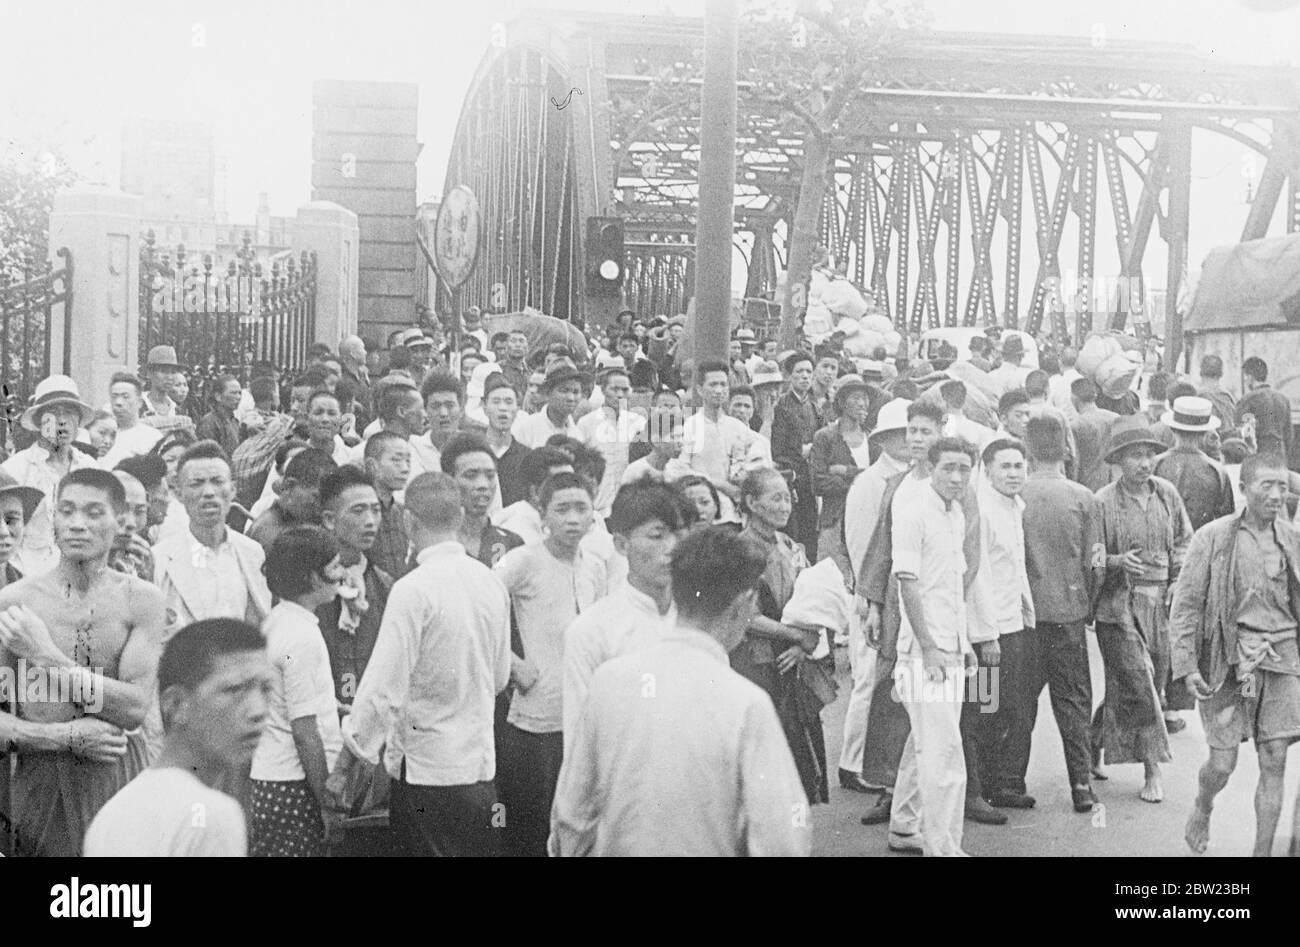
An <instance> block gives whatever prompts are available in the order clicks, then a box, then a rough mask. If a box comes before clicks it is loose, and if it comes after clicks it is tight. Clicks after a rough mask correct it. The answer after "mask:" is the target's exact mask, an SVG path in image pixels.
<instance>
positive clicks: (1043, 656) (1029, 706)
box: [991, 621, 1092, 793]
mask: <svg viewBox="0 0 1300 947" xmlns="http://www.w3.org/2000/svg"><path fill="white" fill-rule="evenodd" d="M1002 642H1003V644H1002V660H1003V661H1004V662H1006V661H1007V653H1008V651H1011V652H1013V655H1012V660H1013V661H1014V662H1015V663H1016V664H1017V665H1018V669H1019V674H1018V675H1017V676H1015V685H1014V686H1015V691H1014V692H1013V693H1009V692H1008V691H1007V689H1006V688H1005V687H1004V688H1003V689H1002V701H1003V705H1004V709H1005V710H1006V712H1007V727H1006V730H1005V734H1004V736H1003V737H1002V743H1001V746H1000V747H999V749H998V752H997V754H996V763H995V764H994V766H993V767H992V770H991V771H992V774H993V780H994V781H993V786H992V788H994V789H1001V790H1003V791H1005V792H1014V793H1023V792H1025V791H1026V787H1025V773H1026V772H1027V771H1028V769H1029V750H1030V746H1031V744H1032V740H1033V734H1034V724H1035V723H1036V722H1037V719H1038V698H1039V696H1040V695H1041V694H1042V693H1043V687H1044V686H1046V687H1047V688H1048V694H1049V696H1050V698H1051V701H1052V714H1053V716H1055V718H1056V728H1057V730H1059V731H1060V734H1061V746H1062V749H1064V751H1065V771H1066V774H1067V775H1068V777H1069V780H1070V785H1071V787H1073V786H1081V785H1085V784H1087V782H1088V778H1089V774H1088V767H1089V762H1090V756H1089V753H1090V751H1089V746H1088V722H1089V718H1090V717H1091V714H1092V680H1091V678H1090V677H1089V676H1088V639H1087V634H1086V632H1085V631H1084V625H1083V622H1081V621H1078V622H1070V623H1069V624H1064V625H1058V624H1053V623H1052V622H1039V623H1038V625H1037V627H1035V628H1026V629H1025V630H1024V631H1022V632H1020V633H1019V634H1016V635H1009V636H1007V637H1006V638H1003V639H1002Z"/></svg>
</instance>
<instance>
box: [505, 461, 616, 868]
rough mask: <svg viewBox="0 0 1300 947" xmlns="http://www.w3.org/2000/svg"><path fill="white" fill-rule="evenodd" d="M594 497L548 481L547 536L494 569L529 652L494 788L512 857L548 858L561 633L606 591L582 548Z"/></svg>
mask: <svg viewBox="0 0 1300 947" xmlns="http://www.w3.org/2000/svg"><path fill="white" fill-rule="evenodd" d="M594 495H595V491H594V489H593V487H592V484H591V482H590V481H588V480H587V479H586V478H584V477H580V476H578V475H577V474H574V473H556V474H553V475H551V476H550V477H548V478H547V479H546V481H545V482H544V483H543V484H542V488H541V494H540V497H539V503H540V507H541V511H542V527H543V531H544V534H545V537H544V538H543V539H542V540H541V541H540V542H532V543H529V544H528V545H526V546H521V547H519V548H518V549H512V550H511V551H510V552H508V553H506V554H505V555H504V556H502V557H501V561H500V562H498V563H497V565H496V569H495V570H494V571H495V572H496V573H497V576H498V577H499V578H500V579H501V581H502V582H503V583H504V584H505V587H506V590H507V591H508V592H509V593H510V604H511V607H512V609H513V612H514V619H515V624H516V625H517V627H518V632H519V639H520V642H521V644H522V645H523V654H524V655H527V657H524V656H521V655H520V654H518V653H516V654H515V655H514V656H513V658H512V665H513V666H512V668H511V672H510V679H511V682H512V683H513V684H514V686H515V694H514V697H513V698H512V699H511V702H510V713H509V716H508V717H507V724H506V728H505V733H504V735H503V739H502V741H501V748H502V758H501V759H499V760H498V764H497V789H498V791H499V793H500V796H501V802H502V803H503V804H504V805H505V807H506V810H507V811H508V812H509V813H510V819H509V820H508V822H507V825H506V838H505V843H506V847H507V850H508V851H509V852H510V854H512V855H532V856H544V855H545V854H546V837H547V835H548V834H549V832H550V814H551V802H552V800H553V799H554V796H555V783H556V780H557V778H558V777H559V774H560V762H561V760H562V758H563V754H564V734H563V732H562V726H563V717H562V708H561V694H562V692H563V683H564V633H565V630H566V629H567V628H568V627H569V624H570V623H571V622H572V621H573V619H575V618H577V617H578V613H579V612H582V611H585V610H586V609H587V608H588V607H589V606H590V605H592V604H593V603H594V602H596V601H597V600H598V599H601V598H603V597H604V596H605V595H606V594H607V593H608V591H609V589H608V584H609V583H608V575H607V572H606V567H605V563H604V561H603V560H602V559H600V558H598V557H596V556H593V555H590V554H584V553H583V551H582V549H581V543H582V538H583V537H584V536H585V535H586V534H587V531H588V530H589V529H590V528H591V524H592V519H593V517H594V515H595V507H594Z"/></svg>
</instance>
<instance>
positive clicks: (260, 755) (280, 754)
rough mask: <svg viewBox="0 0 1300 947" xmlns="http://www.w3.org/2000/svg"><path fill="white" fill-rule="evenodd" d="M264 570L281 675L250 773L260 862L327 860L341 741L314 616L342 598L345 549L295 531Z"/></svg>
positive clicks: (316, 533)
mask: <svg viewBox="0 0 1300 947" xmlns="http://www.w3.org/2000/svg"><path fill="white" fill-rule="evenodd" d="M262 571H263V572H264V573H265V574H266V584H267V586H268V587H269V588H270V590H271V594H272V595H273V596H275V599H276V604H275V607H274V608H272V609H271V614H270V615H268V616H267V619H266V622H265V624H264V625H263V627H262V631H263V633H264V634H265V635H266V648H267V653H268V655H269V656H270V658H271V665H272V668H273V672H274V674H273V678H272V683H271V693H270V696H269V698H268V700H267V724H266V729H265V730H264V731H263V733H262V739H261V742H259V743H258V745H257V752H256V753H255V754H254V755H253V770H252V773H251V774H250V775H251V778H252V808H253V845H252V854H253V855H255V856H322V855H324V854H325V848H326V842H327V838H328V833H327V831H326V826H327V825H328V824H333V823H334V822H335V819H336V817H335V815H334V813H333V812H332V811H331V810H330V809H329V808H328V805H327V802H326V798H327V797H326V795H325V780H326V778H328V776H329V773H330V770H331V769H332V768H333V766H334V761H335V760H336V759H338V755H339V750H340V749H341V748H342V746H343V736H342V733H341V732H340V730H339V716H338V704H337V702H336V700H335V697H334V676H333V674H331V673H330V659H329V651H328V650H327V649H326V647H325V639H324V638H322V637H321V633H320V623H319V621H318V620H317V618H316V609H318V608H319V607H321V606H322V605H325V604H326V603H328V602H330V601H332V600H333V599H334V597H335V596H336V595H337V594H338V590H339V583H340V582H341V581H342V579H343V567H342V566H341V565H340V564H339V550H338V544H337V543H336V542H335V541H334V537H333V536H332V535H331V534H330V533H328V532H327V531H326V530H324V529H322V528H321V527H319V526H292V527H290V528H289V529H286V530H285V531H284V532H283V533H281V534H280V535H279V536H277V537H276V538H275V541H274V542H273V543H271V548H270V550H269V551H268V552H267V555H266V562H265V564H264V565H263V567H262Z"/></svg>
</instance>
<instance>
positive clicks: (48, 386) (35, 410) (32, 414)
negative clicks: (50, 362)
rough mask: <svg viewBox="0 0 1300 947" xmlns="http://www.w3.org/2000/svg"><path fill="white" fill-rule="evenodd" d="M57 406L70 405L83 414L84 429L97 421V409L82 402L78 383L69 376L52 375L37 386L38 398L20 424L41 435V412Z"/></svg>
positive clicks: (25, 413)
mask: <svg viewBox="0 0 1300 947" xmlns="http://www.w3.org/2000/svg"><path fill="white" fill-rule="evenodd" d="M56 404H70V405H72V406H73V407H75V408H76V409H77V410H78V411H79V412H80V413H81V422H80V423H81V426H82V427H85V426H86V425H87V424H89V423H90V422H91V421H93V420H94V419H95V409H94V408H92V407H91V406H90V405H88V404H86V403H85V402H84V401H82V400H81V392H79V391H78V390H77V383H76V382H75V381H73V380H72V379H71V378H69V377H68V376H67V375H51V376H50V377H49V378H45V379H42V380H41V382H40V384H38V385H37V386H36V396H35V399H34V400H33V401H32V406H31V407H30V408H28V409H27V410H26V411H24V412H23V415H22V417H21V418H20V419H19V423H21V424H22V426H23V427H24V428H26V429H27V430H29V431H35V432H37V433H39V432H40V429H41V427H40V425H39V424H38V423H37V422H36V418H37V416H38V415H39V413H40V412H41V411H43V410H45V409H46V408H50V407H53V406H54V405H56Z"/></svg>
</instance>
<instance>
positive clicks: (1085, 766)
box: [1001, 416, 1104, 812]
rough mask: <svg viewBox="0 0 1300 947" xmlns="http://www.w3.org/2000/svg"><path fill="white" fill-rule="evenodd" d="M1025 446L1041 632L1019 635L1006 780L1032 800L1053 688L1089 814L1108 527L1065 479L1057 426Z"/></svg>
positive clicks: (1049, 423)
mask: <svg viewBox="0 0 1300 947" xmlns="http://www.w3.org/2000/svg"><path fill="white" fill-rule="evenodd" d="M1025 445H1026V448H1027V449H1028V452H1029V478H1028V479H1027V480H1026V482H1025V486H1024V489H1023V490H1022V491H1021V497H1022V498H1023V499H1024V501H1025V511H1024V527H1025V568H1026V572H1027V574H1028V576H1029V591H1030V595H1031V597H1032V599H1033V602H1034V616H1035V619H1036V622H1037V623H1036V624H1035V626H1034V627H1033V628H1027V629H1025V631H1024V632H1022V634H1021V640H1020V644H1021V645H1022V646H1023V651H1024V653H1023V655H1022V658H1021V686H1020V687H1019V688H1017V694H1016V700H1017V710H1016V711H1015V713H1014V715H1013V717H1012V721H1011V726H1010V727H1009V728H1008V730H1007V733H1006V736H1005V737H1004V738H1003V741H1002V749H1001V758H1002V773H1003V778H1004V781H1005V783H1009V784H1011V786H1012V787H1013V788H1015V789H1018V790H1019V791H1020V792H1024V791H1025V787H1024V781H1025V773H1026V771H1027V770H1028V769H1029V751H1030V746H1031V743H1032V739H1033V733H1034V723H1035V721H1036V719H1037V716H1038V698H1039V696H1040V695H1041V694H1042V692H1043V687H1044V686H1046V687H1047V688H1048V691H1049V693H1050V695H1051V700H1052V713H1053V716H1055V718H1056V728H1057V729H1058V730H1059V731H1060V733H1061V744H1062V747H1063V749H1064V751H1065V769H1066V774H1067V776H1068V777H1069V781H1070V796H1071V800H1072V802H1073V805H1074V809H1075V811H1076V812H1091V811H1092V807H1093V805H1094V804H1095V803H1096V801H1097V798H1096V796H1095V795H1093V792H1092V784H1091V781H1090V778H1089V768H1090V761H1091V752H1090V749H1089V742H1088V740H1089V738H1088V726H1089V718H1090V716H1091V714H1092V680H1091V678H1090V677H1089V673H1088V641H1087V635H1086V633H1085V625H1087V624H1088V623H1089V622H1090V621H1091V620H1092V616H1093V598H1094V595H1095V593H1096V591H1097V590H1098V589H1099V588H1100V587H1101V580H1102V578H1103V576H1104V570H1103V569H1102V567H1101V566H1102V562H1101V560H1100V558H1099V557H1098V555H1097V553H1098V552H1099V551H1100V543H1101V517H1100V513H1099V512H1098V509H1097V501H1096V498H1095V497H1094V496H1093V495H1092V493H1091V492H1090V491H1089V490H1088V488H1087V487H1084V486H1083V485H1082V484H1078V483H1075V482H1074V481H1072V480H1069V479H1067V478H1066V476H1065V432H1064V430H1063V429H1062V425H1061V422H1060V420H1059V419H1057V418H1053V417H1046V416H1043V417H1036V418H1030V419H1029V422H1028V423H1027V424H1026V425H1025Z"/></svg>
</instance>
